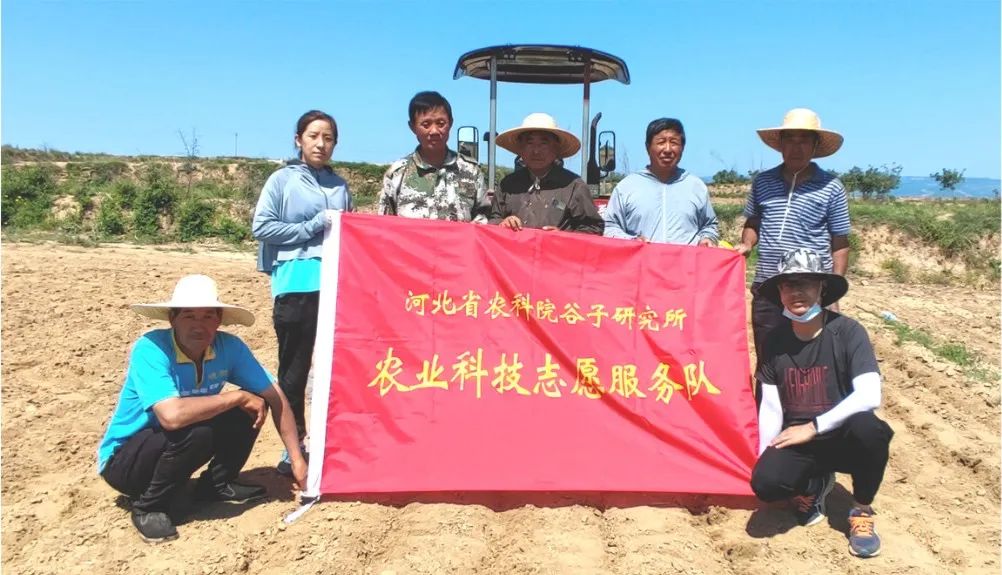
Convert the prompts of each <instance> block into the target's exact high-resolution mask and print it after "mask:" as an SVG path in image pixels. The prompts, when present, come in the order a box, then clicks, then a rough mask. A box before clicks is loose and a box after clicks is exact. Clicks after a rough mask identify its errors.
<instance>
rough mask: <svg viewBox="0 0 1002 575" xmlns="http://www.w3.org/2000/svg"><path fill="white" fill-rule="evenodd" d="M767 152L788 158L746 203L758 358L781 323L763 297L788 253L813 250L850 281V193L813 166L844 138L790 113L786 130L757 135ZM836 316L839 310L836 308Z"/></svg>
mask: <svg viewBox="0 0 1002 575" xmlns="http://www.w3.org/2000/svg"><path fill="white" fill-rule="evenodd" d="M758 135H759V137H760V138H762V141H763V142H765V144H766V145H767V146H769V147H770V148H772V149H774V150H776V151H778V152H779V153H780V154H782V155H783V163H782V164H780V165H778V166H776V167H775V168H772V169H771V170H766V171H764V172H762V173H761V174H759V175H758V176H756V177H755V180H754V181H753V182H752V188H751V192H750V193H749V195H748V200H747V202H746V203H745V209H744V215H745V224H744V229H743V230H742V232H741V243H739V244H738V245H737V246H735V248H734V249H735V250H736V251H737V252H738V253H741V254H747V253H748V252H750V251H751V250H752V248H753V247H755V245H756V244H757V245H758V264H757V266H756V267H755V279H754V280H753V281H752V287H751V291H752V294H753V297H752V330H753V332H754V336H755V353H756V355H758V354H759V353H761V352H762V349H763V345H764V342H765V339H766V336H767V335H768V334H769V332H770V331H772V330H773V329H775V328H776V326H777V325H779V323H780V321H781V320H782V312H783V309H782V308H781V307H779V306H777V305H775V304H774V303H773V302H770V301H769V300H768V299H766V298H763V297H761V296H760V295H759V294H758V291H759V286H761V285H762V282H764V281H766V280H767V279H769V278H770V277H771V276H772V275H773V274H774V273H775V270H776V266H777V265H778V264H779V261H780V258H781V257H782V255H783V254H784V253H785V252H787V251H788V250H791V249H795V248H798V247H806V248H810V249H812V250H814V251H816V252H817V253H819V254H821V261H822V264H823V266H824V269H825V271H829V272H833V273H835V274H837V275H843V276H844V275H845V272H846V268H847V267H848V265H849V204H848V200H847V198H846V193H845V187H844V186H843V185H842V182H841V181H839V179H838V178H837V177H836V176H835V175H834V174H832V173H830V172H826V171H824V170H822V169H821V168H819V167H818V165H817V164H816V163H814V162H813V161H812V160H813V159H814V158H825V157H828V156H830V155H832V154H834V153H835V152H836V151H838V149H839V148H840V147H841V146H842V136H841V134H839V133H837V132H833V131H831V130H825V129H822V128H821V120H820V118H818V115H817V114H816V113H814V112H813V111H811V110H808V109H806V108H796V109H793V110H790V111H789V112H787V113H786V116H785V117H784V118H783V125H782V126H779V127H777V128H766V129H762V130H758ZM836 311H837V306H836Z"/></svg>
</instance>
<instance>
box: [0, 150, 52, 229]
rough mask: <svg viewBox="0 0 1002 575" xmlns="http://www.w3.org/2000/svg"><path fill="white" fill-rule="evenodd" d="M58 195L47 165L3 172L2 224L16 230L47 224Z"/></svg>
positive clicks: (17, 168) (16, 168)
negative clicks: (54, 200) (53, 202)
mask: <svg viewBox="0 0 1002 575" xmlns="http://www.w3.org/2000/svg"><path fill="white" fill-rule="evenodd" d="M56 192H57V186H56V179H55V176H54V175H53V173H52V170H51V169H50V168H49V167H47V166H41V165H39V166H26V167H14V168H6V169H4V170H3V178H2V182H0V193H2V197H0V224H2V225H3V226H8V225H10V226H13V227H15V228H32V227H37V226H40V225H43V224H45V223H46V222H47V220H48V217H49V210H50V208H51V206H52V200H53V199H54V198H55V196H56Z"/></svg>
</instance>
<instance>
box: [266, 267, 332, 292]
mask: <svg viewBox="0 0 1002 575" xmlns="http://www.w3.org/2000/svg"><path fill="white" fill-rule="evenodd" d="M322 263H323V262H322V261H321V260H320V258H304V259H299V260H286V261H284V262H277V263H275V265H274V267H272V268H271V297H273V298H275V297H278V296H280V295H284V294H287V293H309V292H314V291H320V266H321V264H322Z"/></svg>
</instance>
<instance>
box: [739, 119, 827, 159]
mask: <svg viewBox="0 0 1002 575" xmlns="http://www.w3.org/2000/svg"><path fill="white" fill-rule="evenodd" d="M783 130H808V131H811V132H814V133H815V134H817V135H818V147H817V149H816V150H815V151H814V156H813V157H815V158H824V157H826V156H830V155H832V154H834V153H835V152H837V151H838V149H839V148H841V147H842V140H843V138H842V134H839V133H838V132H833V131H831V130H822V129H821V118H819V117H818V115H817V113H815V112H814V110H809V109H807V108H794V109H792V110H790V111H789V112H787V113H786V115H785V116H783V125H782V126H779V127H778V128H762V129H761V130H757V132H758V137H759V138H762V141H763V142H765V145H766V146H769V147H770V148H772V149H773V150H776V151H777V152H781V151H782V150H780V147H779V140H780V134H781V133H782V132H783Z"/></svg>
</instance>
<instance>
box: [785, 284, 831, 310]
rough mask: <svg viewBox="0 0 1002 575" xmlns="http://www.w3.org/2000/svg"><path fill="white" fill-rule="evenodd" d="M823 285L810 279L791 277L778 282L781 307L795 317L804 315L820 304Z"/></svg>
mask: <svg viewBox="0 0 1002 575" xmlns="http://www.w3.org/2000/svg"><path fill="white" fill-rule="evenodd" d="M823 286H824V283H823V282H822V281H821V280H819V279H814V278H810V277H791V278H789V279H783V280H780V282H779V300H780V301H781V302H782V303H783V307H785V308H786V309H788V310H790V311H791V312H793V313H794V314H796V315H804V313H805V312H807V310H808V309H810V308H811V306H813V305H814V304H816V303H820V302H821V289H822V287H823Z"/></svg>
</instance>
